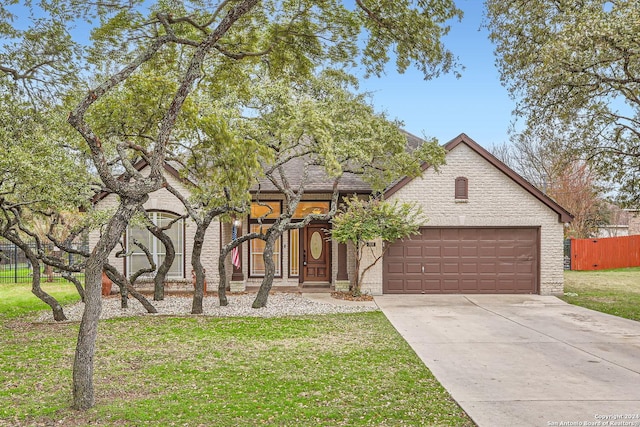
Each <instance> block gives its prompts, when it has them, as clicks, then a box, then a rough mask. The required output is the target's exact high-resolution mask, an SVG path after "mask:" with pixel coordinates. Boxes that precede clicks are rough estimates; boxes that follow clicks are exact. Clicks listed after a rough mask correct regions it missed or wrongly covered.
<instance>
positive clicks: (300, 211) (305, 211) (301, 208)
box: [293, 201, 330, 219]
mask: <svg viewBox="0 0 640 427" xmlns="http://www.w3.org/2000/svg"><path fill="white" fill-rule="evenodd" d="M329 207H330V206H329V202H328V201H326V202H299V203H298V206H296V211H295V212H294V213H293V218H294V219H301V218H304V217H306V216H307V215H311V214H315V215H320V214H327V213H329Z"/></svg>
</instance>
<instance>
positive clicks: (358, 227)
mask: <svg viewBox="0 0 640 427" xmlns="http://www.w3.org/2000/svg"><path fill="white" fill-rule="evenodd" d="M425 221H426V218H425V217H424V216H423V214H422V210H421V208H420V206H419V205H417V204H416V203H398V201H397V200H396V201H394V202H388V201H384V200H379V199H375V198H370V199H369V200H362V199H360V198H359V197H357V196H353V197H351V198H348V199H345V201H344V207H343V208H341V209H340V212H339V213H338V214H337V215H336V216H335V217H334V218H333V219H332V220H331V224H332V229H331V238H332V239H334V240H336V241H337V242H340V243H348V242H350V243H353V244H354V245H355V246H356V247H357V248H359V247H361V246H362V244H363V243H364V242H366V241H372V240H376V239H381V240H382V241H383V242H389V243H393V242H394V241H396V240H398V239H403V238H405V237H409V236H411V235H414V234H417V233H418V227H420V226H421V225H423V224H424V223H425Z"/></svg>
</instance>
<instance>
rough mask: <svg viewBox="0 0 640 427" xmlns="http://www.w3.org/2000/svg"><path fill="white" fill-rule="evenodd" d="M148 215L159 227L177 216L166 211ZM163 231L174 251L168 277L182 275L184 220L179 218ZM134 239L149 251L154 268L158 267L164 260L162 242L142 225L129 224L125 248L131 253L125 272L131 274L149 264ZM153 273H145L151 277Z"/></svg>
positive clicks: (164, 253)
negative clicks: (169, 239) (171, 243)
mask: <svg viewBox="0 0 640 427" xmlns="http://www.w3.org/2000/svg"><path fill="white" fill-rule="evenodd" d="M149 217H150V218H151V221H153V223H154V224H157V225H158V226H160V227H165V226H167V225H169V224H170V223H171V221H173V220H175V219H176V218H177V217H178V216H177V215H173V214H170V213H166V212H149ZM165 233H166V234H167V235H168V236H169V237H170V238H171V241H172V242H173V247H174V249H175V252H176V256H175V259H174V260H173V264H172V265H171V268H170V269H169V272H168V273H167V276H168V277H179V278H183V277H184V221H183V220H182V219H181V220H179V221H176V222H174V223H173V225H172V226H171V228H170V229H168V230H165ZM134 240H138V241H139V242H140V243H142V244H143V245H144V246H146V248H147V249H148V250H149V252H150V253H151V256H152V257H153V262H154V263H155V264H156V269H157V268H158V267H160V264H162V262H163V261H164V258H165V256H166V249H165V247H164V245H163V244H162V242H161V241H160V240H158V239H157V238H156V237H155V236H154V235H153V234H151V233H150V232H149V230H147V229H146V228H144V227H136V226H130V227H129V228H128V229H127V248H128V250H129V252H130V253H131V255H130V256H129V261H128V262H127V274H128V276H131V274H133V273H135V272H136V271H138V270H140V269H142V268H148V267H149V266H150V264H149V260H147V256H146V255H145V253H144V252H143V251H142V249H140V247H138V246H137V245H135V244H134V243H133V241H134ZM152 275H153V274H152V273H149V274H145V275H143V277H144V276H146V277H151V276H152Z"/></svg>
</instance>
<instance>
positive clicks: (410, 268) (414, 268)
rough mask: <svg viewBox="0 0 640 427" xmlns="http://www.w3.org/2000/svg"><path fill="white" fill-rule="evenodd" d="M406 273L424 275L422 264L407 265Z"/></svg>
mask: <svg viewBox="0 0 640 427" xmlns="http://www.w3.org/2000/svg"><path fill="white" fill-rule="evenodd" d="M405 273H407V274H422V264H421V263H419V262H418V263H416V262H407V263H405Z"/></svg>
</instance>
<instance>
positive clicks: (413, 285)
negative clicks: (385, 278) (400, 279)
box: [405, 278, 422, 291]
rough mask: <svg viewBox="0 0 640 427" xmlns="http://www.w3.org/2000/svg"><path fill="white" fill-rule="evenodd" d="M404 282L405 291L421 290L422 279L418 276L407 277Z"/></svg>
mask: <svg viewBox="0 0 640 427" xmlns="http://www.w3.org/2000/svg"><path fill="white" fill-rule="evenodd" d="M405 283H406V290H407V291H421V290H422V279H421V278H418V279H407V280H406V281H405Z"/></svg>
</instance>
